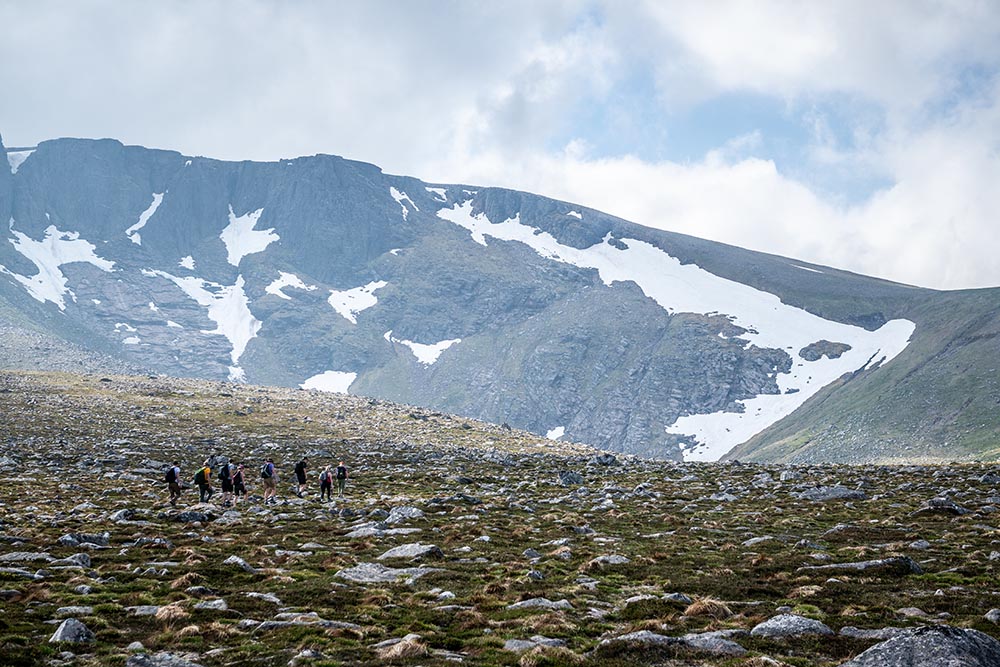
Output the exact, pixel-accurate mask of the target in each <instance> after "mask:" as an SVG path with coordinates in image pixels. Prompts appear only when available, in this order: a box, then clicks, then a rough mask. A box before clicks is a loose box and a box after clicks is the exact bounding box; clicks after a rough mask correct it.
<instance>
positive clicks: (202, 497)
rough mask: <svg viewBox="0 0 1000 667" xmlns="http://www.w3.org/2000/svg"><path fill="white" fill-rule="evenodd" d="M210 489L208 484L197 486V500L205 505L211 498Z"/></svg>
mask: <svg viewBox="0 0 1000 667" xmlns="http://www.w3.org/2000/svg"><path fill="white" fill-rule="evenodd" d="M212 493H213V491H212V487H211V486H209V485H208V484H199V485H198V499H199V501H200V502H203V503H207V502H208V499H209V498H211V497H212Z"/></svg>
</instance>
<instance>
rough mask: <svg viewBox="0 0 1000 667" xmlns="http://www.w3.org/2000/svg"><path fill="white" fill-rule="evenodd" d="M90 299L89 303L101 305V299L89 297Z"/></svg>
mask: <svg viewBox="0 0 1000 667" xmlns="http://www.w3.org/2000/svg"><path fill="white" fill-rule="evenodd" d="M90 301H91V303H93V304H94V305H95V306H99V305H101V300H100V299H91V300H90Z"/></svg>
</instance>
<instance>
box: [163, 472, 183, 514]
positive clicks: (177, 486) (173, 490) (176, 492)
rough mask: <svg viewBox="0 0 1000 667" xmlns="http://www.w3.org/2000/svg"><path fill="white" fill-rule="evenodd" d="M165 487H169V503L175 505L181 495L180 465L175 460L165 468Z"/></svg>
mask: <svg viewBox="0 0 1000 667" xmlns="http://www.w3.org/2000/svg"><path fill="white" fill-rule="evenodd" d="M166 481H167V488H168V489H170V504H171V505H173V506H175V507H176V506H177V501H178V500H179V499H180V497H181V467H180V464H179V463H177V461H174V462H173V465H171V466H170V467H169V468H167V477H166Z"/></svg>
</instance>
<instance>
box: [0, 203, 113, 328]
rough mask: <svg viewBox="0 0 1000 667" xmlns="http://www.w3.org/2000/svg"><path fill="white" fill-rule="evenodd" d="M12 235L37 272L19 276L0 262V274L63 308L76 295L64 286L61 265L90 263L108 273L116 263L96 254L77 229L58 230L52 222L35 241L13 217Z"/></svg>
mask: <svg viewBox="0 0 1000 667" xmlns="http://www.w3.org/2000/svg"><path fill="white" fill-rule="evenodd" d="M8 227H9V229H10V233H11V234H13V235H14V238H12V239H7V240H8V241H9V242H10V244H11V245H13V246H14V248H15V249H16V250H17V251H18V252H19V253H21V254H22V255H23V256H24V257H25V258H26V259H28V260H29V261H30V262H31V263H32V264H34V265H35V268H37V269H38V273H37V274H35V275H34V276H22V275H20V274H18V273H14V272H13V271H11V270H9V269H7V267H5V266H2V265H0V273H5V274H7V275H8V276H10V277H11V278H13V279H14V280H16V281H17V282H19V283H21V285H23V286H24V289H26V290H28V294H30V295H31V296H32V298H34V299H36V300H38V301H41V302H42V303H45V302H46V301H51V302H52V303H54V304H56V305H57V306H58V307H59V310H66V300H65V299H64V298H63V297H65V296H66V295H67V294H69V296H70V298H71V299H73V301H76V294H74V293H73V291H72V290H71V289H69V288H68V287H67V286H66V276H65V275H63V272H62V271H61V270H60V267H62V266H63V265H64V264H72V263H73V262H85V263H87V264H93V265H94V266H96V267H97V268H99V269H101V270H102V271H106V272H109V273H110V272H111V271H113V270H114V268H115V263H114V262H111V261H108V260H106V259H102V258H101V257H98V256H97V255H96V254H95V253H94V251H95V250H96V249H97V248H96V246H95V245H94V244H93V243H90V242H89V241H85V240H83V239H81V238H80V235H79V234H78V233H77V232H63V231H59V230H58V229H57V228H56V226H55V225H49V226H48V228H46V230H45V238H43V239H42V240H41V241H36V240H34V239H32V238H31V237H29V236H28V235H27V234H25V233H23V232H19V231H16V230H15V229H14V218H11V219H10V223H9V225H8Z"/></svg>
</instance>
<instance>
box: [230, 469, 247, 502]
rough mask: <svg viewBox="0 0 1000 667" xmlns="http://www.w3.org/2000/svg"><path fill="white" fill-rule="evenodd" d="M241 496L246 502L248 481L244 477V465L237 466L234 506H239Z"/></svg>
mask: <svg viewBox="0 0 1000 667" xmlns="http://www.w3.org/2000/svg"><path fill="white" fill-rule="evenodd" d="M240 496H243V499H244V500H245V499H246V497H247V485H246V479H245V478H244V477H243V464H242V463H237V464H236V472H234V473H233V505H237V504H239V501H240Z"/></svg>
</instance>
